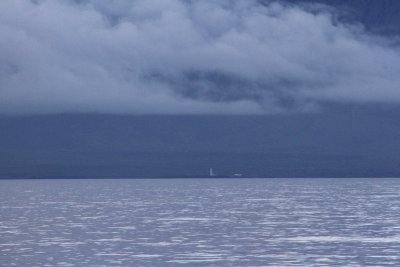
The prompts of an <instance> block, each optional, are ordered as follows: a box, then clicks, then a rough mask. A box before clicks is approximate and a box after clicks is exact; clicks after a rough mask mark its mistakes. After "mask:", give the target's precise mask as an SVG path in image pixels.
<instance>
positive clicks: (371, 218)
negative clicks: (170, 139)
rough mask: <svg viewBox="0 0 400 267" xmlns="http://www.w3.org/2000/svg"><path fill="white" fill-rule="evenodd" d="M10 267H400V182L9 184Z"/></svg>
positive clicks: (3, 248)
mask: <svg viewBox="0 0 400 267" xmlns="http://www.w3.org/2000/svg"><path fill="white" fill-rule="evenodd" d="M0 201H1V202H0V203H1V206H0V265H1V266H18V267H21V266H27V267H33V266H400V179H214V180H213V179H168V180H162V179H152V180H141V179H132V180H1V181H0Z"/></svg>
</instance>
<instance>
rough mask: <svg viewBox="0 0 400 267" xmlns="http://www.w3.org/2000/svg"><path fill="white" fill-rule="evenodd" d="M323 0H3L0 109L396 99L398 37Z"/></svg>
mask: <svg viewBox="0 0 400 267" xmlns="http://www.w3.org/2000/svg"><path fill="white" fill-rule="evenodd" d="M338 12H339V11H338V10H335V9H334V8H333V7H327V6H322V5H293V4H291V5H290V4H283V3H278V2H270V3H269V4H265V3H264V4H260V3H259V2H256V1H251V0H243V1H240V0H238V1H229V0H220V1H179V0H118V1H112V2H111V3H110V1H106V0H96V1H95V0H83V1H75V2H74V1H50V0H38V1H29V0H2V1H0V113H1V114H33V113H63V112H68V113H78V112H100V113H127V114H208V113H211V114H214V113H216V114H259V113H276V112H284V111H294V112H302V111H313V110H317V109H319V108H320V107H323V103H326V102H328V103H392V104H397V103H400V90H399V85H400V76H399V75H398V74H399V73H400V48H399V46H398V45H397V44H396V41H397V39H396V37H388V36H386V37H384V36H378V35H374V34H371V33H368V32H367V31H365V30H364V29H363V27H362V25H360V24H344V23H342V22H340V20H338V19H337V14H338Z"/></svg>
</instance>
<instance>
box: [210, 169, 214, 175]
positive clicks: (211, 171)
mask: <svg viewBox="0 0 400 267" xmlns="http://www.w3.org/2000/svg"><path fill="white" fill-rule="evenodd" d="M213 176H215V174H214V172H213V168H210V177H213Z"/></svg>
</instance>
